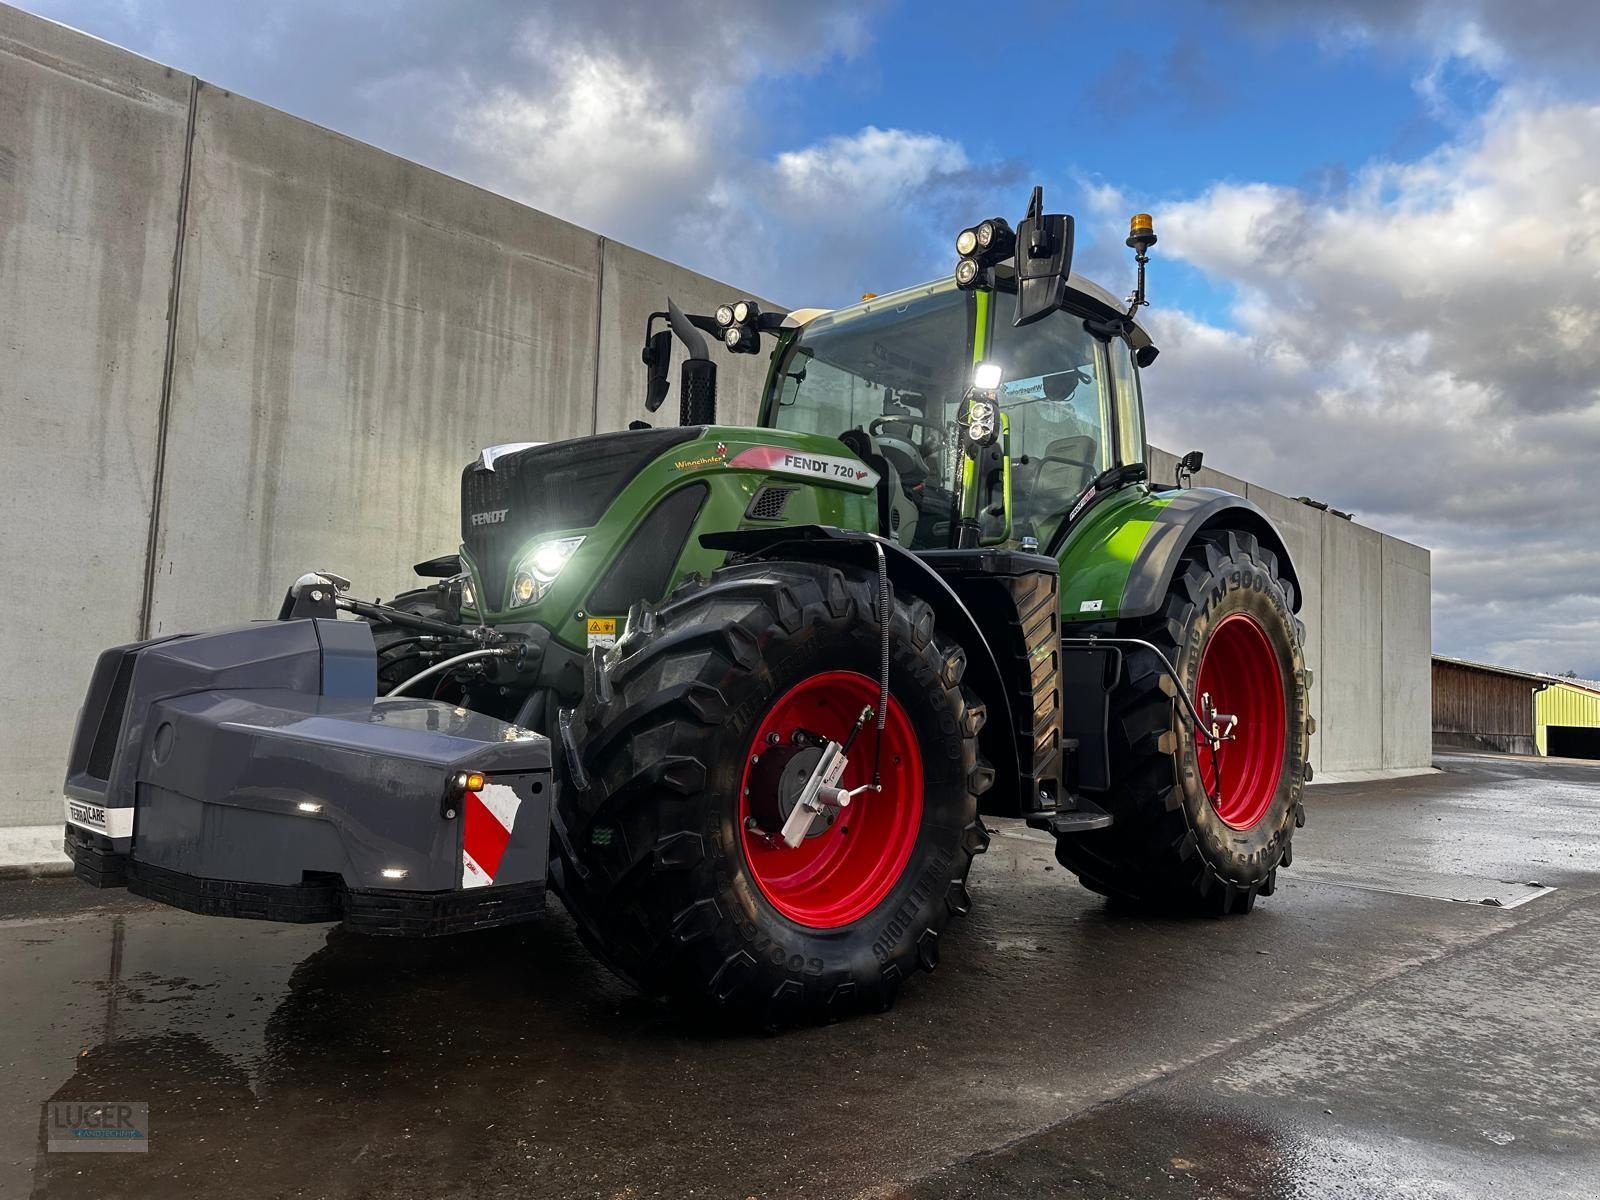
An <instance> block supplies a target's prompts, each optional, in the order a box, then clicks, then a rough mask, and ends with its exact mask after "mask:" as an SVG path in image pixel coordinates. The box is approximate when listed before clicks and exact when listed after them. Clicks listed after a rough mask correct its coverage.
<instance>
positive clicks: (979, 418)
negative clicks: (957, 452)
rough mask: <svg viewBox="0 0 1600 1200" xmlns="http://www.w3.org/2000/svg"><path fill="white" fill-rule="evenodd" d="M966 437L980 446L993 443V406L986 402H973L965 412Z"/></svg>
mask: <svg viewBox="0 0 1600 1200" xmlns="http://www.w3.org/2000/svg"><path fill="white" fill-rule="evenodd" d="M967 436H968V437H970V438H971V439H972V440H973V441H974V442H977V443H978V444H979V445H982V446H987V445H988V444H989V443H990V442H992V441H994V405H992V404H990V403H989V402H988V401H987V400H974V401H973V402H972V407H971V408H970V409H968V410H967Z"/></svg>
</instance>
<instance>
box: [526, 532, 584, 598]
mask: <svg viewBox="0 0 1600 1200" xmlns="http://www.w3.org/2000/svg"><path fill="white" fill-rule="evenodd" d="M581 545H583V538H582V537H581V536H579V537H567V538H551V539H550V540H549V541H547V542H540V543H539V544H538V545H536V546H535V547H534V548H533V549H532V550H530V551H528V553H527V554H525V555H524V556H523V559H522V561H521V562H520V563H518V564H517V570H516V574H515V575H513V576H512V578H511V605H512V607H513V608H517V607H520V606H522V605H524V604H533V603H536V602H537V601H540V600H543V599H544V597H545V593H546V592H548V591H549V590H550V585H551V584H553V583H555V581H556V577H557V576H558V575H560V574H561V569H562V568H563V567H565V566H566V565H567V560H568V559H570V558H571V557H572V555H573V552H574V551H576V550H577V548H578V547H579V546H581Z"/></svg>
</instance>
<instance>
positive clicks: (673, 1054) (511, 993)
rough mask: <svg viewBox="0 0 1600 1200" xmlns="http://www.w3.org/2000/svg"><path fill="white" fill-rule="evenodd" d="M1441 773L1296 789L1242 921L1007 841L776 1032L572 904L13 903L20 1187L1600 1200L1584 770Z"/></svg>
mask: <svg viewBox="0 0 1600 1200" xmlns="http://www.w3.org/2000/svg"><path fill="white" fill-rule="evenodd" d="M1439 765H1440V766H1441V767H1443V768H1444V770H1443V773H1441V774H1438V775H1432V776H1426V777H1421V778H1416V779H1410V780H1401V781H1394V782H1390V783H1384V784H1364V785H1340V786H1330V787H1318V788H1315V789H1313V791H1312V792H1311V801H1310V805H1309V807H1310V823H1309V824H1308V826H1307V828H1306V829H1304V830H1303V831H1301V834H1300V836H1299V837H1298V838H1297V841H1296V852H1297V856H1296V862H1295V866H1294V868H1293V869H1292V870H1290V871H1288V872H1285V873H1284V877H1283V882H1282V883H1281V884H1280V888H1279V891H1278V894H1277V895H1276V896H1274V897H1273V898H1271V899H1270V900H1266V901H1263V902H1262V903H1261V904H1260V905H1259V906H1258V907H1257V910H1256V912H1255V914H1254V915H1253V916H1251V917H1249V918H1247V919H1243V920H1237V919H1235V920H1174V919H1165V918H1161V917H1158V916H1152V915H1148V914H1141V913H1137V912H1125V911H1119V910H1117V909H1114V908H1108V907H1107V905H1106V904H1105V903H1104V902H1103V901H1101V900H1099V899H1097V898H1096V897H1094V896H1091V895H1090V894H1088V893H1087V892H1085V891H1083V890H1082V889H1081V888H1079V887H1078V886H1076V884H1075V883H1074V882H1073V881H1072V879H1071V878H1070V877H1069V876H1067V875H1066V874H1065V873H1064V872H1063V871H1062V870H1061V869H1060V868H1059V867H1057V866H1056V865H1055V863H1054V859H1053V856H1052V855H1051V853H1050V846H1049V844H1048V843H1047V842H1046V841H1043V840H1041V838H1040V835H1036V834H1033V833H1031V832H1029V831H1027V830H1025V829H1023V828H1021V827H1020V826H1019V825H1017V824H1016V823H1014V822H996V824H997V825H998V826H999V827H1000V828H999V836H997V837H996V838H995V839H994V845H993V847H992V848H991V850H990V852H989V854H988V855H987V856H986V857H985V858H984V859H982V860H980V863H979V865H978V867H977V868H976V870H975V872H974V884H973V893H974V897H975V900H976V902H977V904H976V907H975V908H974V911H973V914H972V916H971V917H969V918H968V919H967V920H966V921H965V922H963V923H961V924H960V926H959V928H957V929H956V930H955V931H954V932H953V933H952V934H950V935H948V938H947V940H948V943H949V945H948V949H947V950H946V953H945V956H944V965H943V966H941V968H940V969H939V971H938V973H937V974H936V975H934V976H932V977H919V978H918V979H917V980H916V981H915V982H914V983H912V984H911V985H909V986H908V987H907V988H906V989H904V990H903V991H902V994H901V999H900V1002H899V1004H898V1005H897V1006H896V1007H895V1009H894V1010H893V1011H892V1012H890V1013H888V1014H886V1015H884V1016H880V1017H868V1018H860V1019H855V1020H851V1021H848V1022H845V1023H842V1024H838V1025H833V1026H826V1027H821V1028H816V1029H807V1030H801V1031H798V1032H791V1033H788V1034H785V1035H783V1036H779V1037H750V1036H746V1035H741V1034H735V1033H732V1032H726V1031H723V1030H721V1029H719V1028H717V1027H716V1025H715V1024H714V1023H705V1022H693V1021H688V1020H686V1019H684V1018H682V1017H680V1016H678V1015H675V1014H674V1013H672V1012H671V1011H668V1010H665V1009H663V1008H661V1007H659V1006H657V1005H656V1004H654V1003H651V1002H648V1001H645V1000H643V999H640V998H639V997H637V996H634V995H632V994H631V993H630V992H629V991H628V990H627V989H626V988H625V987H623V986H622V985H620V984H618V983H616V982H615V981H614V980H613V979H612V978H611V977H610V976H609V975H607V973H606V972H605V971H604V969H602V968H601V967H599V966H597V965H596V964H595V963H594V962H593V961H592V960H591V959H590V958H589V957H588V956H587V954H586V953H585V952H584V950H583V949H582V947H581V946H580V945H579V944H578V941H577V938H576V936H575V935H574V933H573V930H572V927H571V925H570V923H569V922H568V921H567V920H566V918H565V916H564V915H563V914H561V913H560V911H559V909H558V908H557V907H556V906H552V911H551V913H550V915H549V916H548V917H546V918H545V919H543V920H541V921H539V922H538V923H537V924H535V925H533V926H530V927H526V928H524V929H523V930H520V931H508V932H499V933H487V934H481V935H472V936H469V937H465V938H461V939H457V940H454V941H451V942H448V943H443V944H417V943H406V942H399V941H384V940H369V939H363V938H360V937H354V936H350V935H344V934H341V933H338V932H330V931H329V929H328V928H327V927H325V926H310V927H304V926H285V925H269V924H262V923H256V922H245V921H226V920H219V919H207V918H201V917H192V916H189V915H186V914H182V913H177V912H174V911H171V910H166V909H162V908H159V907H157V906H154V905H150V904H147V903H145V902H143V901H140V900H137V899H134V898H130V897H128V896H126V894H124V893H119V892H94V891H90V890H88V889H86V888H84V887H82V886H81V885H79V884H77V883H76V881H73V880H68V879H57V880H35V881H17V882H12V883H6V884H0V1078H3V1081H4V1086H3V1087H0V1200H10V1198H11V1197H26V1196H33V1197H96V1198H100V1200H115V1198H117V1197H147V1196H148V1197H163V1198H166V1197H173V1198H177V1197H189V1196H222V1195H225V1196H229V1197H280V1196H281V1197H301V1196H305V1197H319V1196H330V1197H369V1196H370V1197H387V1196H407V1197H411V1196H417V1197H422V1196H427V1197H479V1196H488V1197H498V1196H518V1197H524V1196H525V1197H546V1196H548V1197H617V1198H625V1200H634V1198H643V1197H650V1196H673V1197H679V1196H697V1197H733V1198H741V1197H750V1196H761V1197H766V1196H774V1197H791V1196H793V1197H802V1196H816V1197H832V1196H843V1197H848V1196H863V1197H883V1198H891V1197H918V1198H922V1197H929V1198H931V1197H985V1198H989V1197H1006V1196H1021V1197H1036V1196H1038V1197H1045V1196H1072V1197H1087V1198H1097V1200H1098V1198H1110V1197H1129V1198H1132V1197H1141V1198H1144V1197H1148V1198H1153V1200H1164V1198H1167V1197H1184V1198H1190V1197H1239V1198H1257V1197H1260V1198H1269V1197H1271V1198H1278V1197H1283V1198H1289V1197H1294V1198H1302V1197H1324V1196H1327V1197H1400V1198H1406V1200H1409V1198H1412V1197H1417V1198H1422V1197H1427V1198H1430V1200H1431V1198H1434V1197H1438V1198H1441V1200H1444V1198H1448V1200H1461V1198H1465V1197H1486V1198H1487V1197H1495V1198H1500V1197H1522V1198H1530V1200H1533V1198H1537V1200H1543V1198H1547V1197H1574V1198H1576V1197H1582V1198H1584V1200H1593V1198H1594V1197H1597V1196H1600V764H1581V763H1563V762H1532V761H1526V760H1512V759H1503V758H1491V757H1478V756H1458V757H1449V758H1441V759H1440V760H1439ZM1534 884H1538V885H1540V886H1538V887H1535V886H1532V885H1534ZM1552 888H1553V889H1554V890H1546V889H1552ZM1485 899H1489V900H1498V901H1499V902H1500V906H1496V905H1493V904H1484V903H1481V901H1483V900H1485ZM52 1100H84V1101H97V1102H99V1101H143V1102H147V1103H148V1104H149V1105H150V1113H151V1127H152V1128H151V1142H150V1152H149V1153H148V1154H144V1155H134V1154H61V1153H49V1152H47V1151H46V1150H45V1145H44V1135H45V1122H44V1115H43V1106H44V1104H45V1102H47V1101H52Z"/></svg>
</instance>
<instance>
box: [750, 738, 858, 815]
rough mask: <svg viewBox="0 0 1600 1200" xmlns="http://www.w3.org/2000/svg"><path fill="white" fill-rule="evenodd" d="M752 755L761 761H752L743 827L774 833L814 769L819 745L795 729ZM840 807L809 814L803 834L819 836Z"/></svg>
mask: <svg viewBox="0 0 1600 1200" xmlns="http://www.w3.org/2000/svg"><path fill="white" fill-rule="evenodd" d="M755 757H756V758H758V759H759V760H760V761H759V762H754V763H752V764H751V769H750V785H749V794H748V797H747V799H748V802H749V805H750V820H749V821H747V822H746V827H747V828H749V829H750V831H751V832H752V833H754V832H757V831H760V832H762V833H767V834H771V835H774V836H775V835H776V834H777V832H778V830H780V829H782V828H783V827H784V825H785V823H786V822H787V821H788V820H789V814H790V813H792V812H794V806H795V805H796V804H797V803H799V800H800V793H801V792H802V791H804V790H805V786H806V781H807V780H808V779H810V778H811V773H812V772H813V771H815V770H816V769H817V763H818V762H819V761H820V760H821V758H822V747H821V746H820V745H818V744H816V743H815V742H814V741H813V740H812V739H811V738H810V737H808V736H807V735H806V734H805V733H803V732H801V731H796V732H795V733H794V734H793V735H792V736H791V737H790V738H789V740H788V741H782V740H780V741H779V742H778V743H777V745H772V746H769V747H768V749H767V751H766V753H764V754H759V755H756V756H755ZM840 811H841V810H839V809H829V810H828V811H826V812H821V813H818V814H817V815H816V816H814V817H812V819H811V826H810V828H808V829H807V830H806V837H808V838H814V837H820V836H821V835H822V834H824V833H826V832H828V830H829V829H830V828H831V827H832V825H833V823H834V821H835V820H837V819H838V815H839V812H840ZM750 822H754V824H753V825H751V824H750Z"/></svg>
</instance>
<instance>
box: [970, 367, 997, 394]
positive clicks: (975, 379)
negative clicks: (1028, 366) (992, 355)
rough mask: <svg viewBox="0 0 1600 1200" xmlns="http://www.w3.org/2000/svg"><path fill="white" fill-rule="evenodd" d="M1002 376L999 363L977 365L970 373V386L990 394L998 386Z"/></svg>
mask: <svg viewBox="0 0 1600 1200" xmlns="http://www.w3.org/2000/svg"><path fill="white" fill-rule="evenodd" d="M1003 375H1004V372H1003V371H1002V370H1001V368H1000V364H999V363H987V362H985V363H979V364H978V365H977V366H976V367H975V368H973V371H972V386H973V387H975V388H979V389H981V390H982V391H985V392H992V391H994V390H995V389H996V388H997V387H999V386H1000V380H1001V378H1002V377H1003Z"/></svg>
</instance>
